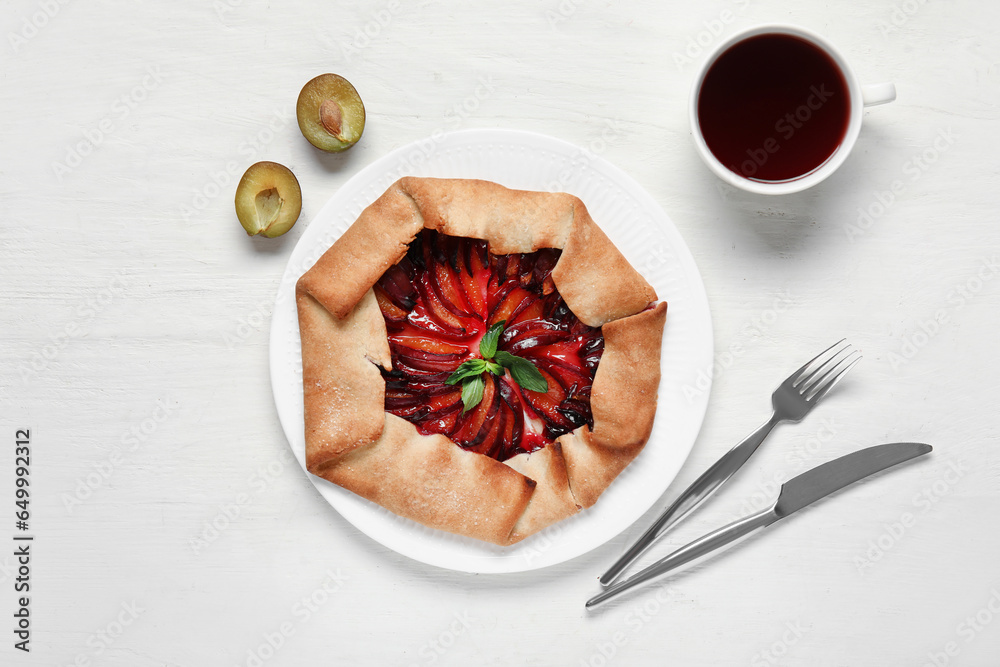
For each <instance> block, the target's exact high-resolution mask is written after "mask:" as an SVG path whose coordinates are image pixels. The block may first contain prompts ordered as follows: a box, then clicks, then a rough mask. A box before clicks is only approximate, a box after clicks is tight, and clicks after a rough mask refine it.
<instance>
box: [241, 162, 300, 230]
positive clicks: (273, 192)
mask: <svg viewBox="0 0 1000 667" xmlns="http://www.w3.org/2000/svg"><path fill="white" fill-rule="evenodd" d="M301 211H302V189H301V188H299V181H298V179H296V178H295V174H293V173H292V171H291V170H290V169H289V168H288V167H286V166H284V165H280V164H278V163H277V162H258V163H256V164H253V165H251V166H250V168H249V169H247V170H246V173H245V174H243V178H241V179H240V184H239V185H238V186H236V217H237V218H239V219H240V224H241V225H243V229H245V230H246V231H247V234H249V235H250V236H256V235H257V234H263V235H264V236H266V237H268V238H274V237H276V236H281V235H282V234H284V233H285V232H287V231H288V230H289V229H291V228H292V225H294V224H295V221H296V220H298V219H299V213H300V212H301Z"/></svg>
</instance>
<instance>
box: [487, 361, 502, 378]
mask: <svg viewBox="0 0 1000 667" xmlns="http://www.w3.org/2000/svg"><path fill="white" fill-rule="evenodd" d="M486 370H488V371H489V372H490V373H493V375H503V366H501V365H500V364H498V363H495V362H492V361H487V362H486Z"/></svg>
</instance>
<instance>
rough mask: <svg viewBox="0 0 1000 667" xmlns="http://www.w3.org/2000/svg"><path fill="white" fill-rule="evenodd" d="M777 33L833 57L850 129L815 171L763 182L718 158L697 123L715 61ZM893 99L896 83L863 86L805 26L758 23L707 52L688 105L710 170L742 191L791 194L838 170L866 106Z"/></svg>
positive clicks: (696, 140)
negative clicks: (747, 42) (847, 101)
mask: <svg viewBox="0 0 1000 667" xmlns="http://www.w3.org/2000/svg"><path fill="white" fill-rule="evenodd" d="M775 34H777V35H791V36H793V37H798V38H799V39H802V40H805V41H806V42H809V43H810V44H812V45H813V46H815V47H816V48H818V49H819V50H821V51H823V52H824V53H826V55H827V56H829V57H830V59H831V60H832V61H833V62H834V63H835V64H836V66H837V68H838V69H839V70H840V73H841V74H842V75H843V76H844V81H845V82H846V83H847V90H848V92H849V95H850V104H849V108H848V121H847V131H846V132H845V133H844V138H843V140H841V142H840V145H838V146H837V148H836V150H834V152H833V154H832V155H830V157H829V158H827V160H826V161H825V162H824V163H823V164H821V165H820V166H818V167H816V168H815V169H813V170H812V171H810V172H808V173H806V174H803V175H801V176H797V177H796V178H793V179H789V180H784V181H761V180H754V179H752V178H747V177H746V176H743V175H741V174H738V173H736V172H734V171H732V170H731V169H729V168H728V167H726V166H725V165H724V164H722V163H721V162H720V161H719V160H718V158H716V157H715V155H714V154H713V153H712V151H711V149H709V147H708V144H707V143H705V137H704V136H703V134H702V131H701V126H700V124H699V122H698V98H699V96H700V94H701V87H702V83H704V81H705V75H706V74H707V73H708V70H709V69H710V68H711V67H712V65H713V64H715V61H716V60H717V59H718V58H719V56H720V55H722V54H723V53H725V52H726V50H727V49H729V47H731V46H733V45H734V44H737V43H739V42H742V41H743V40H745V39H748V38H750V37H757V36H759V35H775ZM894 99H896V87H895V86H894V85H893V84H891V83H880V84H873V85H867V86H862V85H861V84H860V83H859V82H858V78H857V76H855V74H854V71H853V70H852V69H851V68H850V66H849V65H848V64H847V61H846V60H845V59H844V56H842V55H841V54H840V52H839V51H837V49H836V48H834V47H833V45H832V44H830V43H829V42H828V41H826V40H825V39H824V38H822V37H820V36H819V35H817V34H816V33H814V32H812V31H810V30H807V29H805V28H800V27H797V26H791V25H777V24H770V25H759V26H755V27H753V28H748V29H746V30H743V31H741V32H739V33H737V34H735V35H733V36H732V37H730V38H729V39H727V40H726V41H724V42H722V43H721V44H720V45H719V46H717V47H716V48H715V49H714V50H713V51H712V52H711V53H710V54H709V55H708V58H707V59H706V60H705V62H704V63H702V66H701V68H700V69H699V70H698V75H697V76H696V77H695V81H694V88H693V90H692V92H691V104H690V108H689V109H690V114H691V132H692V134H693V135H694V143H695V145H696V146H697V147H698V153H699V154H700V155H701V158H702V160H704V161H705V164H707V165H708V167H709V169H711V170H712V171H713V172H715V175H716V176H718V177H719V178H721V179H722V180H723V181H725V182H726V183H728V184H730V185H732V186H734V187H737V188H740V189H741V190H746V191H747V192H754V193H757V194H764V195H783V194H790V193H792V192H799V191H801V190H805V189H806V188H809V187H812V186H813V185H816V184H817V183H819V182H820V181H822V180H823V179H825V178H826V177H827V176H829V175H830V174H832V173H833V172H835V171H836V170H837V168H838V167H839V166H840V165H841V164H843V162H844V160H846V159H847V155H848V154H849V153H850V152H851V149H852V148H853V147H854V142H855V141H857V138H858V133H859V132H860V131H861V118H862V115H863V113H864V108H865V107H868V106H874V105H876V104H885V103H887V102H892V101H893V100H894Z"/></svg>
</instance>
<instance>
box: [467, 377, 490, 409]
mask: <svg viewBox="0 0 1000 667" xmlns="http://www.w3.org/2000/svg"><path fill="white" fill-rule="evenodd" d="M484 389H486V383H485V382H484V381H483V376H482V375H476V376H475V377H471V378H466V379H465V380H464V381H463V382H462V405H464V406H465V407H464V408H463V409H462V414H463V415H464V414H465V413H466V412H468V411H469V410H471V409H472V408H474V407H476V406H477V405H479V401H481V400H483V390H484Z"/></svg>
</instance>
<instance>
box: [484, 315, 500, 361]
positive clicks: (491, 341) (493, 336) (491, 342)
mask: <svg viewBox="0 0 1000 667" xmlns="http://www.w3.org/2000/svg"><path fill="white" fill-rule="evenodd" d="M506 323H507V320H500V321H499V322H497V323H496V324H494V325H493V326H491V327H490V328H489V329H487V330H486V333H485V334H483V337H482V339H481V340H480V341H479V353H480V354H481V355H483V359H492V358H493V355H494V354H496V353H497V343H498V342H499V341H500V334H502V333H503V325H504V324H506Z"/></svg>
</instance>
